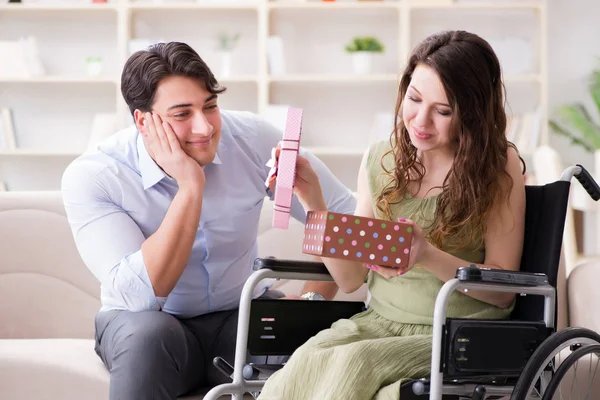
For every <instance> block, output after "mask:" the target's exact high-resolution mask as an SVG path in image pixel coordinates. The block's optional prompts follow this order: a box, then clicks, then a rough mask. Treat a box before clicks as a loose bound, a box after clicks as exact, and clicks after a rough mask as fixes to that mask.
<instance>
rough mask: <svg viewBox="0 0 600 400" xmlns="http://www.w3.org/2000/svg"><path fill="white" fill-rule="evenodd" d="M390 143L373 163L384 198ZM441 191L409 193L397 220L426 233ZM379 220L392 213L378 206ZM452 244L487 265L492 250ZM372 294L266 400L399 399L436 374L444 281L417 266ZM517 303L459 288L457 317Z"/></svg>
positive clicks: (378, 147)
mask: <svg viewBox="0 0 600 400" xmlns="http://www.w3.org/2000/svg"><path fill="white" fill-rule="evenodd" d="M389 149H390V147H389V142H387V141H383V142H379V143H377V144H375V145H373V146H372V147H371V149H370V150H369V155H368V158H367V162H366V165H365V166H361V168H363V167H365V168H367V172H368V177H369V186H370V191H371V195H372V198H373V205H375V204H376V198H377V194H378V193H379V192H380V191H381V189H382V187H383V185H385V183H386V180H385V179H386V178H385V177H384V175H383V172H384V171H383V168H382V163H383V164H384V165H386V167H387V168H388V169H390V167H391V166H393V162H394V161H393V158H392V157H391V156H390V155H388V156H386V157H384V155H385V153H386V152H387V151H388V150H389ZM435 209H436V197H435V196H434V197H427V198H413V197H410V196H407V197H406V198H405V199H403V201H402V202H400V203H399V204H396V205H394V206H393V208H392V214H393V217H394V220H395V219H396V218H409V219H412V220H413V221H415V223H417V224H419V226H421V227H422V228H423V229H424V230H425V232H426V233H427V232H428V230H429V229H428V227H429V225H430V222H431V220H432V218H433V216H434V214H435ZM374 212H375V215H376V217H377V218H382V219H383V218H384V217H383V216H382V215H379V213H378V210H377V209H376V208H375V209H374ZM452 244H453V243H452V241H451V240H448V241H447V242H445V243H444V250H445V251H447V252H448V253H451V254H453V255H455V256H457V257H460V258H462V259H464V260H465V261H467V262H474V263H481V262H483V261H484V258H485V249H483V248H476V247H475V246H473V247H471V248H465V249H462V250H460V251H454V252H453V251H452V250H450V249H452V248H453V246H452ZM367 282H368V287H369V292H370V294H371V299H370V303H369V308H368V310H367V311H365V312H363V313H360V314H357V315H355V316H353V317H352V318H350V319H343V320H339V321H337V322H335V323H334V324H333V325H332V326H331V328H330V329H326V330H324V331H322V332H320V333H319V334H317V335H316V336H314V337H313V338H311V339H310V340H308V341H307V342H306V343H305V344H304V345H303V346H301V347H300V348H299V349H297V350H296V351H295V352H294V354H293V355H292V356H291V357H290V359H289V361H288V363H287V364H286V365H285V367H284V368H282V369H281V370H280V371H278V372H276V373H275V374H273V376H271V378H269V380H268V381H267V382H266V384H265V386H264V388H263V390H262V392H261V395H260V397H259V400H326V399H327V400H336V399H340V400H352V399H355V400H371V399H374V400H398V399H400V385H401V384H402V383H403V382H404V381H406V380H409V379H417V378H423V377H427V376H429V366H430V363H431V332H432V324H433V309H434V303H435V298H436V296H437V293H438V291H439V289H440V288H441V287H442V285H443V282H442V281H440V280H439V279H438V278H437V277H436V276H435V275H433V274H431V273H430V272H428V271H427V270H425V269H424V268H421V267H419V266H418V265H416V266H415V268H413V269H412V270H410V271H409V272H407V273H405V274H404V275H401V276H398V277H394V278H391V279H386V278H384V277H382V276H381V275H379V274H378V273H376V272H374V271H369V275H368V278H367ZM511 311H512V307H510V308H506V309H501V308H498V307H495V306H492V305H490V304H487V303H484V302H481V301H479V300H476V299H473V298H472V297H469V296H467V295H465V294H462V293H459V292H454V293H453V294H452V296H451V298H450V302H449V308H448V316H449V317H452V318H490V319H504V318H507V317H508V315H509V314H510V312H511Z"/></svg>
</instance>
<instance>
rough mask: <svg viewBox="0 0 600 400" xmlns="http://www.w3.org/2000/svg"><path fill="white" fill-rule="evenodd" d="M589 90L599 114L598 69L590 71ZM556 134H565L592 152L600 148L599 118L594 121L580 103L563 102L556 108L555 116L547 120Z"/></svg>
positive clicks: (599, 78) (599, 82) (599, 80)
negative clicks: (563, 103)
mask: <svg viewBox="0 0 600 400" xmlns="http://www.w3.org/2000/svg"><path fill="white" fill-rule="evenodd" d="M589 90H590V95H591V96H592V99H593V100H594V104H595V105H596V108H597V112H598V115H599V116H600V69H597V70H595V71H593V72H592V75H591V79H590V82H589ZM548 124H549V125H550V128H551V129H552V130H553V131H554V132H555V133H557V134H559V135H562V136H566V137H567V138H569V139H570V140H571V142H572V143H573V144H575V145H578V146H581V147H583V148H584V149H585V150H586V151H588V152H590V153H594V152H596V151H598V150H600V120H598V121H594V118H593V117H592V115H591V113H590V112H588V110H587V109H586V108H585V106H584V105H583V104H581V103H572V104H565V105H562V106H560V107H558V108H557V109H556V117H554V118H551V119H550V120H549V121H548Z"/></svg>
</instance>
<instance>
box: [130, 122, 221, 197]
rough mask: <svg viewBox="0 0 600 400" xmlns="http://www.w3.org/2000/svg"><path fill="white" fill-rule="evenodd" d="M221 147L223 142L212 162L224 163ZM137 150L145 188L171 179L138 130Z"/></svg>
mask: <svg viewBox="0 0 600 400" xmlns="http://www.w3.org/2000/svg"><path fill="white" fill-rule="evenodd" d="M220 149H221V143H220V142H219V145H218V146H217V153H216V154H215V159H214V160H213V162H212V164H222V162H221V158H220V157H219V150H220ZM137 150H138V154H139V167H140V174H141V175H142V183H143V184H144V190H146V189H148V188H151V187H152V186H154V185H156V184H157V183H158V182H160V181H161V180H162V179H164V178H167V179H171V178H170V177H169V176H168V175H167V174H165V172H164V171H163V170H162V169H160V167H159V166H158V164H156V162H155V161H154V160H153V159H152V157H150V154H149V153H148V150H147V149H146V145H145V144H144V140H143V139H142V135H141V134H140V133H139V132H138V135H137Z"/></svg>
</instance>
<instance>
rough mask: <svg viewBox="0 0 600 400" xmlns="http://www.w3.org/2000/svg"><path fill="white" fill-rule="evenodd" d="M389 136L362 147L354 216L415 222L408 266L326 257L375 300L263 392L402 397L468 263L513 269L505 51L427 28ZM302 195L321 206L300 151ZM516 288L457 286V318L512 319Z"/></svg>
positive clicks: (348, 286)
mask: <svg viewBox="0 0 600 400" xmlns="http://www.w3.org/2000/svg"><path fill="white" fill-rule="evenodd" d="M396 115H397V124H396V126H395V129H394V132H393V133H392V135H391V138H390V140H389V141H387V140H386V141H384V142H380V143H377V144H375V145H373V146H372V147H371V148H370V149H369V150H368V151H367V153H366V154H365V157H364V158H363V162H362V165H361V168H360V172H359V176H358V193H357V196H358V204H357V208H356V215H361V216H366V217H375V218H381V219H388V220H393V221H396V220H397V219H405V220H407V221H408V222H409V223H412V224H413V225H414V229H413V241H412V244H411V254H410V261H409V266H408V268H407V269H405V270H401V269H394V268H388V267H382V266H372V265H366V267H367V268H365V265H363V264H361V263H359V262H353V261H348V260H338V259H331V258H324V259H323V261H324V262H325V265H326V266H327V268H328V270H329V271H330V273H331V275H332V276H333V278H334V279H335V281H336V282H337V284H338V285H339V286H340V288H341V289H342V290H343V291H344V292H347V293H350V292H353V291H354V290H356V289H357V288H359V287H360V286H361V285H362V283H363V282H364V279H365V277H367V275H368V286H369V290H370V292H371V301H370V304H369V309H368V310H367V311H365V312H363V313H361V314H358V315H356V316H354V317H352V318H351V319H349V320H340V321H337V322H336V323H334V324H333V325H332V327H331V328H330V329H327V330H325V331H323V332H320V333H319V334H318V335H316V336H315V337H313V338H311V339H310V340H309V341H308V342H307V343H306V344H305V345H303V346H302V347H300V348H299V349H298V350H297V351H296V352H295V353H294V354H293V355H292V357H291V358H290V360H289V362H288V363H287V365H286V366H285V367H284V368H283V369H282V370H280V371H278V372H277V373H276V374H274V375H273V376H272V377H271V378H270V379H269V380H268V381H267V383H266V385H265V387H264V389H263V391H262V394H261V396H260V397H259V399H260V400H275V399H277V400H295V399H298V400H312V399H315V400H317V399H319V400H320V399H345V400H347V399H360V400H365V399H373V398H375V399H398V398H399V392H400V391H399V386H400V384H401V382H402V381H403V380H406V379H411V378H422V377H426V376H428V375H429V365H430V360H431V332H432V323H433V309H434V302H435V298H436V295H437V293H438V291H439V289H440V288H441V286H442V285H443V283H444V282H445V281H447V280H449V279H451V278H453V277H454V276H455V273H456V270H457V269H458V268H460V267H462V266H466V265H469V264H471V263H475V264H478V265H479V266H481V267H484V268H499V269H505V270H517V269H518V268H519V263H520V259H521V252H522V243H523V234H524V233H523V231H524V219H525V186H524V181H523V174H522V171H521V161H520V157H519V155H518V153H517V151H516V149H515V148H514V146H513V145H512V144H510V143H509V142H508V141H507V139H506V135H505V129H506V114H505V111H504V86H503V84H502V80H501V69H500V64H499V61H498V58H497V57H496V55H495V54H494V51H493V50H492V48H491V47H490V45H489V44H488V43H487V42H486V41H485V40H483V39H482V38H480V37H478V36H476V35H474V34H471V33H468V32H464V31H451V32H443V33H439V34H435V35H432V36H431V37H429V38H427V39H425V40H424V41H423V42H422V43H421V44H419V45H418V46H417V47H416V49H415V50H414V52H413V54H412V55H411V57H410V59H409V62H408V66H407V67H406V70H405V71H404V74H403V76H402V80H401V82H400V88H399V95H398V101H397V105H396ZM295 193H296V195H297V196H298V197H299V199H300V200H301V202H302V204H303V206H304V207H305V209H306V210H307V211H308V210H315V211H321V210H326V207H325V201H324V199H323V196H322V194H321V188H320V186H319V183H318V178H317V176H316V175H315V173H314V171H313V170H312V169H311V167H310V165H309V164H308V162H307V161H306V159H304V158H299V161H298V166H297V178H296V187H295ZM513 302H514V295H512V294H505V293H494V292H476V291H469V292H468V293H459V292H455V293H453V294H452V297H451V300H450V303H449V308H448V316H449V317H451V318H490V319H501V318H506V317H507V316H508V315H509V314H510V312H511V310H512V308H513V304H514V303H513Z"/></svg>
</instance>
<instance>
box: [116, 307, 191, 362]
mask: <svg viewBox="0 0 600 400" xmlns="http://www.w3.org/2000/svg"><path fill="white" fill-rule="evenodd" d="M184 329H185V328H184V327H183V326H182V325H181V323H180V322H179V321H178V320H177V319H176V318H175V317H173V316H172V315H170V314H167V313H164V312H161V311H144V312H139V313H130V314H129V315H128V320H127V322H126V323H124V324H123V325H122V326H119V327H118V328H117V330H116V331H115V336H114V339H113V343H112V345H113V351H112V353H113V355H114V356H117V355H121V356H123V355H125V357H124V358H125V359H127V360H128V361H130V362H133V363H138V362H156V361H159V360H161V359H167V360H169V359H170V360H172V359H173V358H175V359H178V358H179V357H177V356H183V357H185V353H186V334H185V330H184Z"/></svg>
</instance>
